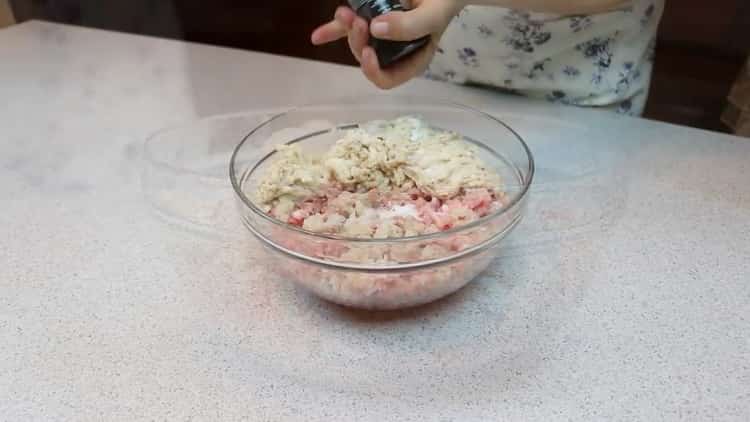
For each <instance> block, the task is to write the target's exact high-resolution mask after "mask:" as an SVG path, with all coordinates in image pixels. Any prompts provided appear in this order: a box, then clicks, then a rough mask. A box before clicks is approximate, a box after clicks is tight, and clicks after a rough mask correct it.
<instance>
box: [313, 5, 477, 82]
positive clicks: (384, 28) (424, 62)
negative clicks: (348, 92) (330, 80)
mask: <svg viewBox="0 0 750 422" xmlns="http://www.w3.org/2000/svg"><path fill="white" fill-rule="evenodd" d="M412 3H413V6H414V9H412V10H409V11H406V12H390V13H386V14H385V15H381V16H378V17H377V18H375V19H373V20H372V22H370V25H369V27H368V25H367V21H365V20H364V19H362V18H361V17H359V16H357V15H356V14H355V13H354V11H353V10H352V9H350V8H348V7H344V6H341V7H339V8H338V9H336V14H335V15H334V19H333V20H332V21H330V22H328V23H326V24H325V25H322V26H320V27H319V28H317V29H316V30H315V31H314V32H313V33H312V36H311V39H312V43H313V44H315V45H321V44H326V43H329V42H333V41H336V40H339V39H341V38H344V37H347V40H348V42H349V49H350V50H351V51H352V54H353V55H354V57H355V58H356V59H357V61H358V62H359V63H360V67H361V68H362V73H364V74H365V76H366V77H367V79H369V80H370V81H371V82H372V83H373V84H375V86H377V87H378V88H381V89H390V88H394V87H397V86H399V85H401V84H403V83H405V82H407V81H408V80H410V79H412V78H414V77H416V76H419V75H421V74H422V73H423V72H424V71H425V70H426V69H427V66H428V65H429V64H430V61H431V60H432V56H433V55H435V50H437V46H438V42H439V41H440V37H441V36H442V35H443V32H444V31H445V28H446V27H447V26H448V24H449V23H450V21H451V19H453V17H454V16H455V15H456V14H457V13H458V12H459V11H460V10H461V9H462V8H463V6H464V4H465V3H464V1H462V0H414V1H413V2H412ZM370 34H372V36H374V37H377V38H380V39H385V40H395V41H411V40H415V39H417V38H421V37H423V36H425V35H430V42H429V43H428V44H427V45H426V46H425V47H424V48H421V49H420V50H419V51H416V52H415V53H414V54H411V55H409V56H408V57H405V58H404V59H402V60H400V61H398V62H397V63H395V64H393V65H392V66H390V67H388V68H387V69H382V68H381V67H380V64H379V63H378V58H377V56H376V55H375V50H373V48H372V47H370V46H368V45H367V41H368V40H369V37H370Z"/></svg>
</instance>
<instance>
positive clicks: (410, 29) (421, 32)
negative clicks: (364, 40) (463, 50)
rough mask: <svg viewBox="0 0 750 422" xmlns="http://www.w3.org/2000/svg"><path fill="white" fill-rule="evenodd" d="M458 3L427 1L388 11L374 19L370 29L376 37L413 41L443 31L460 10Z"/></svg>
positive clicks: (444, 0)
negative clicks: (404, 8)
mask: <svg viewBox="0 0 750 422" xmlns="http://www.w3.org/2000/svg"><path fill="white" fill-rule="evenodd" d="M456 3H457V2H455V1H450V0H435V1H425V2H422V3H420V5H419V6H418V7H417V8H416V9H412V10H409V11H407V12H391V13H386V14H385V15H381V16H378V17H377V18H375V19H373V20H372V22H371V23H370V31H371V32H372V35H373V36H374V37H376V38H380V39H386V40H396V41H411V40H416V39H417V38H420V37H423V36H425V35H428V34H436V33H442V32H443V30H444V29H445V27H446V26H448V24H449V23H450V21H451V19H452V18H453V16H454V15H455V14H456V13H457V12H458V10H456V8H457V6H456Z"/></svg>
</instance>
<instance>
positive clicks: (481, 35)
mask: <svg viewBox="0 0 750 422" xmlns="http://www.w3.org/2000/svg"><path fill="white" fill-rule="evenodd" d="M663 1H664V0H636V2H641V5H642V7H641V8H640V9H639V10H641V11H640V12H639V13H641V15H640V18H639V20H637V21H636V22H640V24H641V26H642V28H641V31H644V30H645V29H644V28H646V27H648V28H653V32H654V33H655V22H654V21H655V20H656V19H658V17H657V15H660V13H661V5H662V4H663ZM657 2H659V4H660V6H659V8H658V9H657V5H656V3H657ZM623 13H625V12H623ZM630 13H633V12H632V11H631V12H630ZM471 18H472V16H471V15H470V14H469V13H468V9H464V10H463V11H462V12H461V13H460V14H459V15H458V16H457V17H456V21H457V22H455V24H456V25H457V27H458V28H460V32H459V35H460V34H461V33H466V34H469V33H473V37H469V36H466V37H465V38H466V39H475V40H486V41H485V46H487V48H484V49H481V50H480V49H477V48H476V46H474V45H466V44H463V45H461V44H458V45H457V46H456V45H455V44H454V47H452V49H451V50H448V49H446V48H445V47H446V46H445V45H442V44H441V47H439V48H438V49H437V55H436V56H439V57H444V58H446V60H449V61H450V62H451V63H456V64H457V65H458V67H445V68H442V69H433V68H432V66H431V68H430V70H429V75H430V77H433V78H435V79H440V80H449V81H450V80H454V81H458V82H463V81H465V80H467V77H466V76H465V75H467V74H468V73H467V72H469V71H471V72H475V71H481V70H482V69H483V68H482V63H483V60H482V57H481V55H480V51H481V52H493V54H494V51H495V50H497V48H494V49H493V48H492V47H491V43H492V42H498V41H499V42H500V43H502V45H503V46H505V47H506V48H507V50H508V51H509V52H510V55H509V56H503V57H504V58H503V59H502V60H501V61H500V63H499V64H500V65H501V66H502V67H503V68H504V69H505V71H504V72H503V73H502V75H503V76H504V77H501V78H500V79H499V80H498V81H497V82H495V83H494V85H495V86H498V87H500V88H502V89H504V90H510V89H511V88H512V89H513V91H514V92H518V93H521V94H524V93H526V94H529V92H528V89H525V88H524V89H521V88H520V87H521V86H524V87H526V86H531V85H529V83H530V81H537V80H540V79H542V78H543V80H546V81H550V82H557V83H556V84H553V85H558V84H559V85H560V86H561V89H551V90H550V91H548V92H547V93H546V94H543V97H544V98H545V99H546V100H547V101H549V102H553V103H560V104H568V105H590V104H595V103H597V102H596V101H597V98H599V97H600V96H601V95H602V93H603V92H609V93H612V95H614V96H616V97H617V98H622V100H621V101H619V102H618V103H616V104H615V107H614V108H613V110H615V111H617V112H620V113H624V114H637V113H640V109H642V104H641V103H640V102H642V101H644V99H645V94H644V93H643V92H644V91H643V86H644V84H646V83H647V82H648V79H647V78H646V79H644V77H643V72H644V70H647V71H648V72H650V66H651V63H652V62H653V57H654V51H655V45H656V42H655V36H653V37H652V39H651V40H650V42H648V43H646V42H644V44H643V45H644V47H642V50H641V52H642V53H641V54H642V56H640V58H637V57H631V56H625V57H620V56H618V55H617V54H620V53H619V51H620V50H619V48H620V47H619V46H620V45H621V44H622V43H623V42H624V41H623V39H624V38H625V37H626V34H622V33H621V32H619V31H613V32H612V33H610V34H609V35H606V34H604V35H600V36H596V37H590V38H586V35H585V34H587V33H588V31H590V30H591V29H592V28H594V27H596V26H597V19H596V16H584V15H577V16H569V17H565V18H562V21H563V22H562V23H564V25H565V28H566V29H567V30H568V31H569V32H568V34H561V33H560V26H559V25H558V26H555V27H551V26H549V24H548V22H546V21H544V20H539V19H535V18H534V16H533V15H530V14H529V13H523V12H517V11H507V12H506V14H505V15H504V16H503V17H502V18H501V19H500V20H498V21H494V22H501V23H502V24H501V25H497V24H495V25H490V24H488V21H487V20H484V21H481V20H480V22H481V23H478V24H477V23H472V20H471ZM656 23H658V21H656ZM597 33H599V34H601V33H602V32H601V31H597ZM558 34H560V35H558ZM654 35H655V34H654ZM558 36H562V37H578V38H579V39H581V42H579V43H578V44H574V45H573V47H572V51H573V53H570V54H568V56H562V57H561V56H550V57H545V55H544V54H545V53H543V51H545V50H544V47H546V46H547V45H548V44H551V43H553V42H555V41H556V37H558ZM487 43H490V44H487ZM456 47H458V48H456ZM548 50H549V51H550V52H551V53H550V54H557V52H556V50H554V48H552V49H548ZM450 51H453V53H450ZM482 54H490V53H482ZM508 57H516V59H513V60H509V59H508ZM490 59H494V60H495V62H497V58H496V57H491V58H490V57H489V56H488V60H489V62H490V63H494V62H493V61H492V60H490ZM532 59H533V60H532ZM623 59H626V60H623ZM644 66H647V67H644ZM461 67H463V68H464V69H465V70H461V69H460V68H461ZM471 74H474V73H471ZM510 75H516V76H510ZM646 75H648V74H646ZM523 79H525V80H526V81H527V82H523ZM565 81H567V82H565ZM517 82H518V83H517ZM545 84H548V83H545ZM571 84H575V86H577V87H578V88H577V91H576V92H575V93H574V92H573V91H566V89H565V88H562V87H565V86H569V85H571ZM585 84H588V87H589V88H588V89H586V90H585V91H583V93H581V90H582V89H584V86H585ZM639 96H640V97H641V98H639ZM636 103H638V104H637V105H636Z"/></svg>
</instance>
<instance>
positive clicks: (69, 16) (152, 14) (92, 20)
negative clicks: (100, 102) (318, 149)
mask: <svg viewBox="0 0 750 422" xmlns="http://www.w3.org/2000/svg"><path fill="white" fill-rule="evenodd" d="M342 3H344V2H343V0H342V1H337V0H317V1H310V2H306V1H302V0H214V1H205V0H11V6H12V7H13V10H14V13H15V16H16V19H17V20H19V21H24V20H28V19H45V20H50V21H55V22H63V23H69V24H76V25H83V26H90V27H96V28H103V29H112V30H118V31H125V32H132V33H138V34H145V35H153V36H160V37H168V38H175V39H183V40H188V41H195V42H201V43H207V44H215V45H222V46H230V47H238V48H243V49H248V50H258V51H266V52H271V53H276V54H284V55H290V56H297V57H305V58H310V59H314V60H324V61H333V62H338V63H345V64H354V62H353V60H352V58H351V56H350V54H349V51H348V49H347V47H346V46H345V45H343V44H341V43H339V44H337V45H330V46H324V47H317V48H313V47H312V46H311V45H310V42H309V36H310V32H311V31H312V30H313V29H314V28H315V27H316V26H317V25H318V24H320V23H322V22H324V21H326V20H328V19H330V17H331V16H332V15H333V11H334V10H335V8H336V6H337V5H339V4H342ZM749 51H750V1H748V0H714V1H712V2H706V1H705V0H667V2H666V10H665V15H664V19H663V20H662V25H661V29H660V31H659V42H658V44H657V56H656V57H657V58H656V67H655V70H654V75H653V82H652V89H651V96H650V99H649V103H648V106H647V108H646V117H648V118H652V119H656V120H661V121H666V122H672V123H677V124H684V125H689V126H694V127H700V128H705V129H711V130H721V131H726V130H727V129H726V128H725V127H724V126H723V125H722V124H721V122H720V120H719V117H720V115H721V112H722V111H723V110H724V107H725V106H726V96H727V93H728V92H729V89H730V87H731V85H732V83H733V81H734V80H735V78H736V76H737V74H738V73H739V71H740V68H741V66H742V64H743V62H744V61H745V59H746V57H747V55H748V52H749Z"/></svg>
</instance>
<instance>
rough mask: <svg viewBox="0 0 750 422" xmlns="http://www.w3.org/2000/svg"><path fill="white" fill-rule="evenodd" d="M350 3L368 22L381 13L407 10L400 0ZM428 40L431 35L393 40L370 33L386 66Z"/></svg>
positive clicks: (374, 45)
mask: <svg viewBox="0 0 750 422" xmlns="http://www.w3.org/2000/svg"><path fill="white" fill-rule="evenodd" d="M349 5H350V6H351V7H352V9H354V10H355V11H356V13H357V15H359V16H361V17H362V18H364V20H366V21H367V22H368V23H369V22H370V21H371V20H373V19H375V18H376V17H378V16H380V15H383V14H386V13H389V12H394V11H405V10H406V9H404V6H403V5H402V4H401V1H400V0H349ZM428 42H430V36H429V35H425V36H424V37H422V38H419V39H416V40H413V41H391V40H381V39H377V38H375V37H373V36H372V34H370V42H369V44H370V47H372V48H373V49H374V50H375V55H377V56H378V63H380V67H383V68H385V67H388V66H390V65H392V64H393V63H395V62H397V61H398V60H400V59H402V58H404V57H406V56H408V55H409V54H411V53H413V52H415V51H417V50H419V49H420V48H422V47H424V46H425V45H427V43H428Z"/></svg>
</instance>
